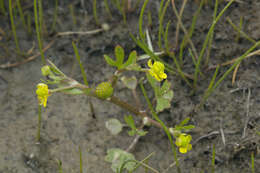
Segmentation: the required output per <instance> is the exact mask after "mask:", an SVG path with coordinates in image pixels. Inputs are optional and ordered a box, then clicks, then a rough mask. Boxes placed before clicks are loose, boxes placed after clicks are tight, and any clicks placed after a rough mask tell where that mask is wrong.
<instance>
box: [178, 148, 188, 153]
mask: <svg viewBox="0 0 260 173" xmlns="http://www.w3.org/2000/svg"><path fill="white" fill-rule="evenodd" d="M179 151H180V153H183V154H184V153H187V148H179Z"/></svg>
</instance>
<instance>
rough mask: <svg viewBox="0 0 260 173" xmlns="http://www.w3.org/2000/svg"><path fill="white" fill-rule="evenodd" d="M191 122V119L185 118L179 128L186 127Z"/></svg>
mask: <svg viewBox="0 0 260 173" xmlns="http://www.w3.org/2000/svg"><path fill="white" fill-rule="evenodd" d="M189 121H190V118H189V117H187V118H185V119H184V120H183V121H182V122H181V123H180V124H179V126H184V125H185V124H187V123H188V122H189Z"/></svg>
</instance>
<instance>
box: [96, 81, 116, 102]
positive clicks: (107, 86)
mask: <svg viewBox="0 0 260 173" xmlns="http://www.w3.org/2000/svg"><path fill="white" fill-rule="evenodd" d="M113 91H114V89H113V87H112V85H111V83H110V82H102V83H100V84H99V85H98V86H97V87H96V91H95V92H96V95H97V97H98V98H100V99H107V98H109V97H111V96H112V95H113Z"/></svg>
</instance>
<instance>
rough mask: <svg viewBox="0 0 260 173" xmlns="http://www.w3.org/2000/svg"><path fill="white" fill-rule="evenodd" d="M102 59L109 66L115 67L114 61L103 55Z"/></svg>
mask: <svg viewBox="0 0 260 173" xmlns="http://www.w3.org/2000/svg"><path fill="white" fill-rule="evenodd" d="M104 58H105V60H106V62H107V63H108V64H109V65H111V66H116V67H117V63H116V62H115V61H114V60H112V59H111V58H110V57H109V56H107V55H104Z"/></svg>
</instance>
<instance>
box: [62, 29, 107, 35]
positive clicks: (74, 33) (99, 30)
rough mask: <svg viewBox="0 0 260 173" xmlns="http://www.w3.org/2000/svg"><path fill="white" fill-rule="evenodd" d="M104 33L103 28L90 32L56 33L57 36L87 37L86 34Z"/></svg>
mask: <svg viewBox="0 0 260 173" xmlns="http://www.w3.org/2000/svg"><path fill="white" fill-rule="evenodd" d="M102 31H104V29H103V28H100V29H95V30H92V31H77V32H73V31H67V32H59V33H57V35H58V36H66V35H88V34H96V33H99V32H102Z"/></svg>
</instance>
